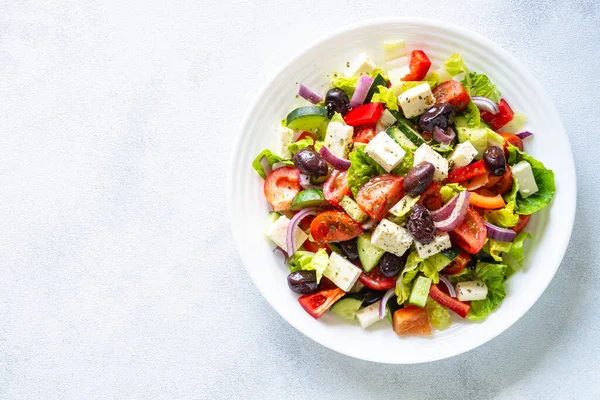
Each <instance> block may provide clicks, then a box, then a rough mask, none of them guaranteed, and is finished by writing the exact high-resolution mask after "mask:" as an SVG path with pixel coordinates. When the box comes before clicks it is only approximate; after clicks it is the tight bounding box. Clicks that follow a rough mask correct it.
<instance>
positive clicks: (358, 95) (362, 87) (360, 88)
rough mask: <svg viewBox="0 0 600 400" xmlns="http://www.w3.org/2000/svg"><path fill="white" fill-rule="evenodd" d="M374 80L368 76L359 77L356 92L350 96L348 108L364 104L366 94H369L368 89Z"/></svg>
mask: <svg viewBox="0 0 600 400" xmlns="http://www.w3.org/2000/svg"><path fill="white" fill-rule="evenodd" d="M373 81H374V79H373V78H371V77H370V76H369V75H363V76H361V77H360V80H359V81H358V84H357V85H356V90H355V91H354V94H353V95H352V99H350V107H352V108H354V107H358V106H360V105H362V103H364V102H365V99H366V98H367V93H369V89H371V85H372V84H373Z"/></svg>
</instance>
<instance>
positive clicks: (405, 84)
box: [398, 80, 437, 94]
mask: <svg viewBox="0 0 600 400" xmlns="http://www.w3.org/2000/svg"><path fill="white" fill-rule="evenodd" d="M424 83H426V84H428V85H429V87H430V88H432V89H433V88H434V87H436V85H437V81H435V80H425V81H401V82H400V90H399V92H398V94H402V93H404V92H406V91H407V90H408V89H412V88H414V87H416V86H419V85H422V84H424Z"/></svg>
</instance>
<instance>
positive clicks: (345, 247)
mask: <svg viewBox="0 0 600 400" xmlns="http://www.w3.org/2000/svg"><path fill="white" fill-rule="evenodd" d="M338 244H339V245H340V249H342V253H344V255H345V256H346V257H347V258H348V260H352V261H354V260H356V259H358V243H357V240H356V238H355V239H350V240H347V241H345V242H339V243H338Z"/></svg>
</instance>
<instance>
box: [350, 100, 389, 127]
mask: <svg viewBox="0 0 600 400" xmlns="http://www.w3.org/2000/svg"><path fill="white" fill-rule="evenodd" d="M382 113H383V104H381V103H369V104H363V105H362V106H358V107H356V108H353V109H352V110H350V111H348V113H346V116H345V117H344V121H345V122H346V123H347V124H348V125H350V126H360V125H369V124H375V123H376V122H377V120H379V117H381V114H382Z"/></svg>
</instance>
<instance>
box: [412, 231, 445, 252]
mask: <svg viewBox="0 0 600 400" xmlns="http://www.w3.org/2000/svg"><path fill="white" fill-rule="evenodd" d="M415 247H416V248H417V253H418V254H419V257H421V258H427V257H431V256H432V255H434V254H437V253H439V252H442V251H444V250H448V249H449V248H450V247H452V243H450V235H448V233H447V232H438V233H437V234H436V235H435V237H434V238H433V241H432V242H431V243H427V244H423V243H420V242H417V241H416V240H415Z"/></svg>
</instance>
